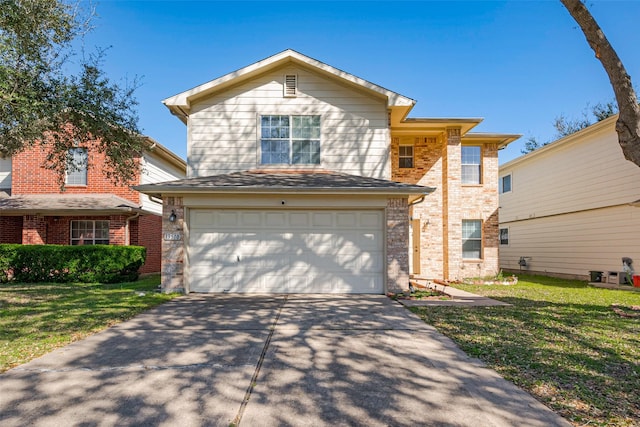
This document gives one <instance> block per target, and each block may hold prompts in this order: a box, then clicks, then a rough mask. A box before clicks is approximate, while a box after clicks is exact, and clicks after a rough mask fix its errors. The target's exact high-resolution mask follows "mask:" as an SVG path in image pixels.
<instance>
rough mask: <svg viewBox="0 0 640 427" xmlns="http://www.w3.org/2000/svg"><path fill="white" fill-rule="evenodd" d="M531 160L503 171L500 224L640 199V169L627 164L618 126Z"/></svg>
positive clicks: (502, 169)
mask: <svg viewBox="0 0 640 427" xmlns="http://www.w3.org/2000/svg"><path fill="white" fill-rule="evenodd" d="M611 123H612V124H611V126H608V127H606V128H605V129H602V130H600V131H599V132H594V133H591V134H588V135H586V136H585V137H584V138H577V139H576V140H575V141H572V142H570V143H567V144H559V145H558V146H557V148H556V147H548V148H549V149H547V150H545V152H541V153H540V154H539V155H537V154H536V155H533V156H531V158H530V159H527V158H525V159H524V160H523V161H520V162H517V161H516V162H515V163H514V164H513V166H509V165H508V164H507V165H506V167H501V168H500V176H501V177H502V176H504V175H507V174H509V173H511V188H512V191H511V192H510V193H504V194H501V195H500V206H501V209H500V222H508V221H514V220H521V219H527V218H535V217H541V216H546V215H553V214H558V213H564V212H575V211H580V210H584V209H593V208H599V207H605V206H614V205H619V204H621V203H629V202H631V201H634V200H638V199H640V167H638V166H636V165H634V164H632V163H631V162H629V161H627V160H625V159H624V157H623V155H622V149H621V148H620V146H619V145H618V140H617V134H616V133H615V129H614V124H615V122H611Z"/></svg>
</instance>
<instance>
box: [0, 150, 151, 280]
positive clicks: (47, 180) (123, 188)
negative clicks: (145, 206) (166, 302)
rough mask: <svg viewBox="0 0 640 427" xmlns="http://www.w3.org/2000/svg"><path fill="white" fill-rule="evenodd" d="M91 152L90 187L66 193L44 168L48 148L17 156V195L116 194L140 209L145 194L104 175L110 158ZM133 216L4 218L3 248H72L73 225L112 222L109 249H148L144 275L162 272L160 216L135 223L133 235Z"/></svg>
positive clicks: (14, 179)
mask: <svg viewBox="0 0 640 427" xmlns="http://www.w3.org/2000/svg"><path fill="white" fill-rule="evenodd" d="M92 148H94V149H92ZM87 149H88V153H89V169H88V171H87V185H86V186H66V187H65V189H64V191H63V190H61V189H60V186H59V183H58V180H57V178H58V177H57V174H56V172H54V171H51V170H48V169H45V168H44V167H43V166H42V165H43V164H44V162H45V160H46V156H47V151H46V149H45V148H43V147H42V146H38V145H36V146H34V147H31V148H28V149H26V150H24V151H22V152H21V153H18V154H16V155H15V156H14V157H13V161H12V180H11V181H12V183H11V193H12V195H16V196H17V195H28V194H113V195H116V196H119V197H122V198H124V199H127V200H129V201H131V202H134V203H136V204H139V203H140V202H141V201H140V197H141V195H140V193H138V192H137V191H135V190H132V189H131V188H129V186H128V185H122V184H114V183H113V182H111V181H110V180H109V179H108V178H106V177H105V176H104V175H103V173H102V169H103V167H104V164H105V155H104V154H103V153H99V152H98V151H97V150H96V149H95V144H91V143H90V144H88V145H87ZM139 179H140V174H139V173H138V174H137V175H136V177H135V180H134V183H133V184H137V183H138V182H139ZM132 216H133V214H126V215H122V214H118V215H110V216H109V215H107V216H104V215H103V216H41V215H25V216H24V217H23V216H11V217H0V243H23V244H45V243H46V244H56V245H68V244H70V243H71V224H70V223H71V221H72V220H94V221H97V220H108V221H109V244H112V245H140V246H144V247H146V248H147V260H146V262H145V264H144V265H143V266H142V268H141V269H140V272H141V273H155V272H160V270H161V257H162V252H161V237H162V218H161V217H160V216H157V215H143V216H140V217H138V218H136V219H133V220H130V221H129V224H128V225H129V233H127V218H131V217H132Z"/></svg>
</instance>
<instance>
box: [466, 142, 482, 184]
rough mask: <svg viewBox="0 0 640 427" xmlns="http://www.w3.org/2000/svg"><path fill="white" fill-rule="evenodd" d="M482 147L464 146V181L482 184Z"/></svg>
mask: <svg viewBox="0 0 640 427" xmlns="http://www.w3.org/2000/svg"><path fill="white" fill-rule="evenodd" d="M481 164H482V147H480V146H478V145H463V146H462V183H463V184H482V179H481V177H482V173H481V172H482V168H481Z"/></svg>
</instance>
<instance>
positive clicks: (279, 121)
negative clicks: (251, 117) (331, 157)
mask: <svg viewBox="0 0 640 427" xmlns="http://www.w3.org/2000/svg"><path fill="white" fill-rule="evenodd" d="M260 151H261V156H260V158H261V160H260V162H261V163H262V164H263V165H319V164H320V116H281V115H280V116H262V117H261V118H260Z"/></svg>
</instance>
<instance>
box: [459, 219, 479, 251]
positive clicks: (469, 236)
mask: <svg viewBox="0 0 640 427" xmlns="http://www.w3.org/2000/svg"><path fill="white" fill-rule="evenodd" d="M462 258H463V259H481V258H482V221H481V220H479V219H463V220H462Z"/></svg>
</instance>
